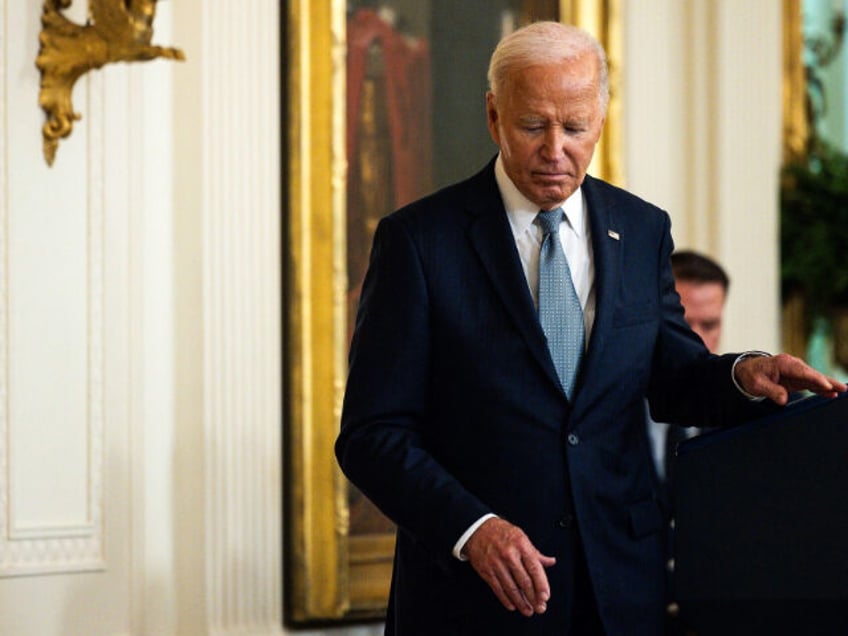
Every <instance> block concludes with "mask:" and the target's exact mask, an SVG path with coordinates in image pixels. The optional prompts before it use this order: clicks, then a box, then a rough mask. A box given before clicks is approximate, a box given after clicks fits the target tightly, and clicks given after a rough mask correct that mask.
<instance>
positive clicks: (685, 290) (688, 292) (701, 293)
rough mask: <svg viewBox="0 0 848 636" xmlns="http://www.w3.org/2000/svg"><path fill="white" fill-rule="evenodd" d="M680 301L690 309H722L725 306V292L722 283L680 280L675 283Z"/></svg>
mask: <svg viewBox="0 0 848 636" xmlns="http://www.w3.org/2000/svg"><path fill="white" fill-rule="evenodd" d="M675 288H676V289H677V293H678V294H680V301H681V302H682V303H683V305H684V306H686V307H687V309H689V308H690V307H691V308H693V309H696V308H701V307H704V306H714V307H718V308H720V307H721V306H722V305H723V304H724V296H725V291H724V287H723V286H722V285H721V283H713V282H706V283H705V282H699V281H691V280H679V281H677V282H676V283H675Z"/></svg>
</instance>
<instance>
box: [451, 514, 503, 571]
mask: <svg viewBox="0 0 848 636" xmlns="http://www.w3.org/2000/svg"><path fill="white" fill-rule="evenodd" d="M497 516H498V515H493V514H492V513H489V514H487V515H483V516H482V517H480V518H479V519H478V520H477V521H475V522H474V523H472V524H471V525H470V526H468V530H466V531H465V532H463V533H462V536H461V537H460V538H459V541H457V542H456V543H455V544H454V546H453V551H452V554H453V555H454V556H455V557H456V558H457V559H459V560H460V561H468V557H467V556H465V555H464V554H463V553H462V548H464V547H465V544H466V543H467V542H468V540H469V539H470V538H471V535H472V534H474V532H475V531H476V530H477V528H479V527H480V526H482V525H483V523H485V522H486V521H488V520H489V519H493V518H495V517H497Z"/></svg>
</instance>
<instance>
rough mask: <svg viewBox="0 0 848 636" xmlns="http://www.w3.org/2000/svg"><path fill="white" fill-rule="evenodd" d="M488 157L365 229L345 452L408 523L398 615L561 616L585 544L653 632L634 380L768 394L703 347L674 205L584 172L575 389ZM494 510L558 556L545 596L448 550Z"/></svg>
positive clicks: (536, 621)
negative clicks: (519, 601) (583, 286)
mask: <svg viewBox="0 0 848 636" xmlns="http://www.w3.org/2000/svg"><path fill="white" fill-rule="evenodd" d="M493 166H494V163H490V164H489V165H488V166H487V167H486V168H485V169H484V170H483V171H482V172H480V173H479V174H477V175H476V176H474V177H472V178H471V179H469V180H467V181H465V182H462V183H460V184H458V185H455V186H452V187H450V188H447V189H445V190H442V191H440V192H438V193H436V194H434V195H432V196H430V197H428V198H425V199H423V200H421V201H419V202H416V203H414V204H412V205H410V206H407V207H406V208H404V209H402V210H400V211H399V212H397V213H395V214H393V215H391V216H389V217H387V218H385V219H384V220H383V221H382V222H381V223H380V226H379V228H378V230H377V233H376V237H375V240H374V246H373V252H372V263H371V267H370V270H369V274H368V277H367V279H366V282H365V285H364V289H363V294H362V302H361V306H360V311H359V315H358V319H357V325H356V331H355V336H354V340H353V344H352V348H351V356H350V376H349V381H348V387H347V392H346V396H345V404H344V412H343V417H342V430H341V434H340V436H339V439H338V442H337V446H336V450H337V455H338V457H339V461H340V464H341V466H342V467H343V469H344V471H345V473H346V474H348V476H349V477H350V478H351V479H352V480H353V481H354V482H355V483H356V484H357V485H358V486H359V487H360V488H361V489H362V490H363V492H365V494H366V495H368V496H369V497H370V498H371V499H372V500H373V501H374V502H375V503H376V504H377V505H378V506H379V507H380V508H381V509H382V510H383V511H384V512H385V513H386V514H387V515H388V516H389V517H391V518H392V519H393V520H394V521H395V522H397V524H398V526H399V531H398V544H397V553H396V559H395V571H394V580H393V585H392V596H391V600H390V609H389V615H388V617H387V633H388V634H401V635H403V636H409V635H410V634H422V635H427V636H442V635H445V636H447V635H455V634H475V635H478V634H487V635H497V634H503V635H504V636H507V635H508V636H516V635H520V634H555V633H561V630H562V629H563V628H562V626H563V625H565V624H567V623H566V620H565V617H564V614H565V613H567V612H568V611H569V603H568V602H566V603H563V602H562V600H563V598H565V599H572V598H573V590H572V589H571V588H572V586H571V585H570V582H571V578H570V577H571V566H572V564H573V560H574V550H575V548H576V547H577V546H579V545H580V543H581V542H582V545H583V546H584V548H585V553H586V557H587V561H588V564H589V570H590V573H591V578H592V581H593V587H594V593H595V596H596V598H597V603H598V608H599V611H600V614H601V616H602V618H603V622H604V624H605V627H606V630H607V632H608V633H609V634H627V635H629V636H633V635H638V634H645V635H648V634H650V635H656V634H659V633H660V631H661V627H660V626H661V624H662V620H663V617H662V608H663V607H664V602H663V598H664V596H663V595H664V593H665V590H664V585H665V584H664V581H665V577H664V573H663V571H662V563H663V558H662V554H663V546H662V540H661V537H662V533H661V532H660V530H661V526H662V523H663V520H662V515H661V514H660V510H659V508H658V505H657V502H656V496H655V493H654V490H653V486H652V480H651V467H650V465H649V464H648V462H650V458H649V454H648V453H647V452H646V450H645V448H644V443H645V437H644V402H643V398H644V396H645V395H646V394H647V395H649V396H650V398H651V402H652V405H653V412H654V416H655V417H656V418H658V419H660V420H663V421H685V422H687V423H689V424H694V425H706V424H711V425H715V424H716V423H717V422H723V423H730V422H732V421H734V420H737V419H740V418H743V417H749V416H751V414H752V413H754V412H756V411H758V410H761V409H762V408H765V407H763V406H758V405H754V404H752V403H751V402H749V401H748V400H746V399H745V398H744V397H743V396H742V395H741V394H740V393H739V392H738V391H737V390H736V388H735V387H734V386H733V383H732V380H731V365H732V362H733V360H734V356H722V357H717V356H710V355H709V354H708V352H707V351H706V349H705V348H704V347H703V345H702V343H701V342H700V340H699V339H698V338H697V337H695V336H694V335H693V334H692V332H691V331H690V329H689V328H688V327H687V325H686V323H685V322H684V320H683V312H682V309H681V307H680V305H679V302H678V297H677V295H676V293H675V292H674V281H673V278H672V273H671V269H670V266H669V262H668V259H669V255H670V254H671V251H672V240H671V236H670V233H669V218H668V216H667V215H666V214H665V213H664V212H662V211H661V210H659V209H658V208H656V207H654V206H652V205H650V204H648V203H646V202H644V201H642V200H640V199H638V198H637V197H635V196H633V195H631V194H628V193H626V192H625V191H623V190H620V189H617V188H614V187H613V186H610V185H608V184H606V183H603V182H601V181H598V180H595V179H592V178H590V177H586V180H585V181H584V183H583V192H584V196H585V198H586V202H587V204H588V209H589V218H590V225H591V232H592V248H593V251H594V263H595V272H596V273H595V290H596V298H597V312H596V318H595V322H594V327H593V330H592V334H591V339H590V341H589V344H588V349H587V353H586V356H585V358H584V361H583V366H582V372H581V376H580V378H579V379H578V384H577V388H576V396H575V398H574V400H573V402H569V401H568V400H567V399H566V397H565V394H564V393H563V391H562V389H561V387H560V384H559V381H558V379H557V376H556V372H555V370H554V367H553V364H552V362H551V359H550V356H549V354H548V351H547V348H546V344H545V340H544V336H543V333H542V330H541V328H540V326H539V321H538V317H537V313H536V310H535V307H534V304H533V300H532V297H531V295H530V291H529V289H528V285H527V280H526V279H525V275H524V273H523V270H522V267H521V264H520V261H519V257H518V253H517V250H516V246H515V241H514V238H513V235H512V233H511V230H510V226H509V222H508V219H507V215H506V212H505V210H504V206H503V203H502V201H501V198H500V194H499V191H498V188H497V185H496V182H495V177H494V168H493ZM486 513H495V514H497V515H500V516H502V517H504V518H505V519H507V520H509V521H511V522H512V523H514V524H516V525H518V526H519V527H521V528H522V529H523V530H524V531H525V532H526V533H527V535H528V536H529V538H530V539H531V541H532V542H533V543H534V544H535V545H536V546H537V547H538V548H539V550H540V551H541V552H542V553H544V554H547V555H551V556H554V557H556V559H557V563H556V565H555V566H553V567H552V568H550V569H549V570H548V572H547V574H548V577H549V580H550V585H551V603H550V604H549V609H548V611H547V612H546V613H544V614H541V615H537V616H534V617H532V618H524V617H522V616H521V615H520V614H519V613H517V612H511V613H510V612H508V611H506V610H505V609H504V608H503V607H502V606H501V604H500V603H499V602H498V600H497V599H496V598H495V596H494V595H493V593H492V591H491V590H490V589H489V588H488V587H487V585H486V584H485V583H484V582H483V581H482V580H481V579H480V578H479V577H478V576H477V574H476V573H475V572H474V571H473V570H472V569H471V567H470V566H469V565H468V564H467V563H463V562H460V561H459V560H457V559H456V558H454V557H453V556H452V555H451V550H452V548H453V546H454V544H455V542H456V541H457V539H458V538H459V537H460V535H461V534H462V533H463V532H464V531H465V530H466V529H467V528H468V527H469V526H470V525H471V524H472V523H473V522H474V521H475V520H477V519H478V518H480V517H481V516H482V515H484V514H486ZM578 533H579V535H578ZM555 599H556V600H557V602H554V600H555ZM569 602H570V601H569ZM401 608H402V609H403V611H402V612H400V613H397V612H396V610H398V609H401ZM414 608H417V609H418V610H419V611H415V609H414ZM410 610H412V611H410ZM398 617H400V619H401V620H403V621H406V622H405V623H403V624H396V623H395V621H396V620H397V618H398Z"/></svg>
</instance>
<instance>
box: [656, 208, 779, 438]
mask: <svg viewBox="0 0 848 636" xmlns="http://www.w3.org/2000/svg"><path fill="white" fill-rule="evenodd" d="M673 249H674V245H673V241H672V238H671V231H670V220H669V219H668V216H667V215H666V217H665V227H664V230H663V241H662V247H661V250H660V263H659V272H660V276H659V285H660V289H659V295H660V301H661V313H662V316H661V326H660V330H659V334H658V338H657V345H656V348H655V352H654V361H653V373H652V376H651V383H650V388H649V393H648V397H649V403H650V406H651V417H653V418H654V419H655V420H657V421H661V422H673V423H680V424H684V425H689V426H702V427H714V426H730V425H734V424H738V423H741V422H744V421H747V420H750V419H753V418H756V417H761V416H764V415H767V414H768V413H771V412H773V411H774V410H775V408H776V407H775V406H774V405H773V404H771V403H760V402H752V401H751V400H749V399H748V398H747V397H745V396H744V395H742V393H741V392H740V391H739V390H738V389H737V388H736V385H735V384H734V383H733V379H732V375H731V374H732V367H733V362H734V361H735V360H736V358H737V357H738V355H739V354H736V353H731V354H725V355H713V354H710V353H709V352H708V351H707V349H706V347H705V346H704V344H703V342H702V341H701V339H700V338H699V337H698V336H697V335H696V334H695V333H694V332H693V331H692V330H691V329H690V327H689V325H688V324H687V323H686V321H685V320H684V317H683V307H682V306H681V304H680V297H679V296H678V294H677V292H676V291H675V287H674V274H673V273H672V270H671V260H670V257H671V253H672V251H673Z"/></svg>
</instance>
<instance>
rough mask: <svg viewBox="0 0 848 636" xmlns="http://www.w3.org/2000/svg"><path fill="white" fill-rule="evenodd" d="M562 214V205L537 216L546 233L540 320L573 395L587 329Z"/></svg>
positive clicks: (562, 379)
mask: <svg viewBox="0 0 848 636" xmlns="http://www.w3.org/2000/svg"><path fill="white" fill-rule="evenodd" d="M562 216H563V211H562V208H557V209H555V210H547V211H545V210H542V211H541V212H539V214H538V216H537V217H536V218H537V219H538V220H539V225H540V226H541V228H542V232H543V233H544V236H543V238H542V250H541V253H540V255H539V322H540V323H541V324H542V330H543V331H544V332H545V337H546V338H547V340H548V350H549V351H550V352H551V358H552V359H553V361H554V366H555V367H556V371H557V375H559V380H560V383H561V384H562V388H563V389H564V390H565V394H566V395H567V396H568V397H569V398H571V397H572V391H573V390H574V381H575V380H576V379H577V372H578V370H579V368H580V359H581V358H582V357H583V338H584V333H585V328H584V326H583V310H582V309H581V308H580V299H578V298H577V292H576V291H575V290H574V283H573V282H572V280H571V271H570V270H569V268H568V261H567V260H566V258H565V252H564V251H563V250H562V243H560V240H559V225H560V223H561V222H562Z"/></svg>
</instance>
